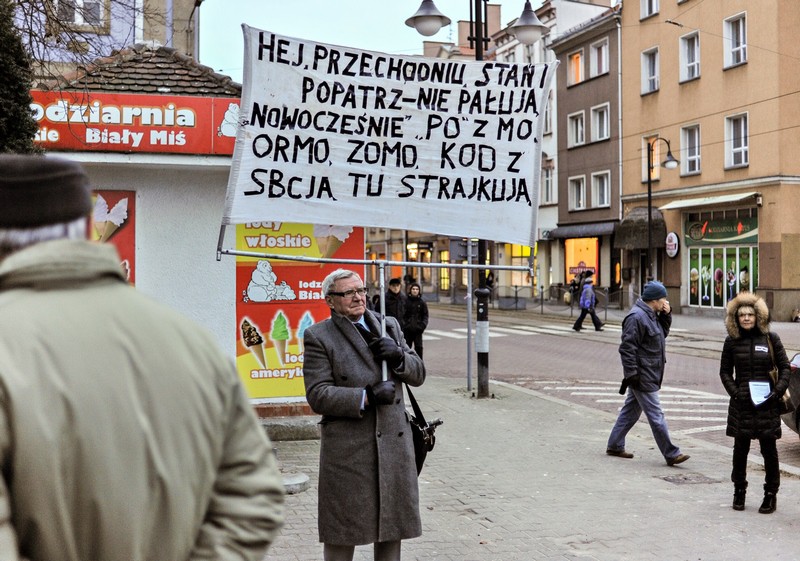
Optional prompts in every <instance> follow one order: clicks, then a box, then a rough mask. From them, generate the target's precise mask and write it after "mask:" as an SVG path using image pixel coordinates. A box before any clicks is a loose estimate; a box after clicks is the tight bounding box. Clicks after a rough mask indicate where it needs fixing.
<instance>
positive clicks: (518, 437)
mask: <svg viewBox="0 0 800 561" xmlns="http://www.w3.org/2000/svg"><path fill="white" fill-rule="evenodd" d="M458 386H459V382H458V381H455V380H452V379H445V378H433V377H431V378H429V379H428V380H427V381H426V383H425V385H424V386H422V388H420V389H419V391H415V394H416V396H417V398H418V400H419V401H420V403H421V405H422V407H423V411H424V412H425V414H426V417H430V418H433V417H442V418H443V419H444V421H445V424H444V425H442V426H441V427H440V428H439V429H438V431H437V435H438V437H439V438H438V440H437V444H436V448H435V449H434V451H433V452H431V453H430V455H429V456H428V458H429V459H428V463H427V464H426V466H425V469H424V470H423V472H422V475H421V477H420V494H421V510H422V520H423V535H422V537H420V538H417V539H414V540H408V541H406V542H404V544H403V559H404V561H410V560H419V561H422V560H425V561H531V560H570V559H572V560H579V559H580V560H587V559H588V560H603V561H606V560H608V561H612V560H613V561H619V560H631V561H646V560H653V561H656V560H658V561H663V560H686V561H689V560H692V561H697V560H702V561H716V560H721V559H725V560H733V561H737V560H741V561H750V560H752V559H756V558H757V557H765V558H770V559H772V560H783V559H785V560H789V559H791V560H794V559H796V558H797V555H798V554H797V552H796V551H793V550H794V548H793V547H791V544H794V543H796V542H797V540H796V535H797V533H798V530H800V522H798V519H800V504H799V503H798V497H799V496H800V479H797V478H795V477H791V476H786V475H785V476H784V478H783V484H782V487H781V492H780V494H779V495H778V510H777V512H776V513H775V514H772V515H763V514H758V511H757V509H758V506H759V504H760V502H761V484H762V481H763V470H762V469H761V468H760V466H758V465H755V464H751V465H750V468H749V471H750V481H751V485H750V493H749V495H748V503H747V508H746V510H745V511H744V512H736V511H734V510H732V509H731V507H730V503H731V499H732V494H733V489H732V484H731V483H730V482H729V473H730V459H731V458H730V456H731V454H730V449H729V448H727V447H723V446H717V445H714V444H709V443H706V442H703V441H700V440H696V439H692V438H687V437H680V438H679V440H677V442H676V444H678V445H679V446H680V447H681V449H682V451H683V452H684V453H688V454H690V455H691V456H692V457H691V459H690V460H689V461H688V462H686V463H684V464H681V465H680V466H677V467H668V466H667V465H666V463H665V462H664V459H663V458H662V457H661V456H660V454H659V452H658V450H657V449H656V448H655V444H654V442H653V438H652V435H651V434H650V432H649V428H648V426H647V425H646V424H645V423H637V425H636V426H635V427H634V429H633V430H632V431H631V433H630V435H629V438H628V443H627V448H628V450H630V451H632V452H634V453H635V455H636V457H635V458H634V459H632V460H625V459H620V458H613V457H610V456H607V455H606V454H605V444H606V439H607V437H608V432H609V430H610V428H611V425H612V423H613V420H614V419H613V416H612V415H609V414H607V413H604V412H601V411H597V410H594V409H589V408H586V407H582V406H580V405H575V404H571V403H567V402H564V401H562V400H559V399H556V398H553V397H550V396H546V395H544V394H540V393H538V392H535V391H532V390H527V389H523V388H518V387H514V386H509V385H506V384H502V383H493V384H492V385H491V391H492V392H493V393H494V396H495V398H494V399H482V400H477V399H474V398H471V397H469V396H468V395H467V393H466V391H465V390H463V389H461V388H460V387H458ZM276 445H277V448H278V459H279V461H280V464H281V466H282V469H283V470H284V471H286V472H297V471H299V472H304V473H306V474H307V475H309V476H310V478H311V487H310V489H308V490H307V491H305V492H303V493H299V494H297V495H290V496H288V497H287V503H286V505H287V512H286V520H287V522H286V526H285V528H284V530H283V532H282V535H281V536H280V537H279V538H278V540H277V541H276V543H275V544H274V546H273V548H272V549H271V551H270V553H269V554H268V555H267V557H266V559H269V560H276V561H277V560H279V561H310V560H315V559H321V558H322V548H321V545H320V544H319V543H318V542H317V531H316V518H317V516H316V509H317V497H316V494H317V493H316V475H317V461H318V454H319V442H318V441H314V440H312V441H291V442H278V443H276ZM787 546H790V547H787ZM371 559H372V551H371V548H370V547H366V546H365V547H358V548H356V556H355V560H356V561H367V560H371Z"/></svg>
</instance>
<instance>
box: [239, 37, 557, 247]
mask: <svg viewBox="0 0 800 561" xmlns="http://www.w3.org/2000/svg"><path fill="white" fill-rule="evenodd" d="M243 29H244V36H245V68H244V91H243V92H242V104H241V113H240V122H241V124H242V126H241V127H240V130H239V133H238V135H237V138H236V146H235V149H234V161H233V165H232V168H231V175H230V180H229V184H228V193H227V198H226V205H225V216H224V219H223V222H224V223H225V224H242V223H246V222H258V221H265V220H280V221H285V222H292V221H294V222H305V223H319V224H337V225H350V224H358V225H362V226H376V227H384V228H399V229H406V230H420V231H425V232H434V233H439V234H444V235H450V236H458V237H477V238H484V239H490V240H497V241H505V242H509V243H519V244H523V245H533V244H534V242H535V240H536V236H535V233H536V213H537V207H538V193H539V176H540V163H541V144H540V140H541V134H542V128H543V117H544V109H545V106H544V104H545V103H546V100H547V93H548V91H549V88H550V81H551V78H552V75H553V73H554V71H555V64H554V63H551V64H536V65H534V64H510V63H501V62H496V61H487V62H463V61H453V60H447V59H430V58H422V57H410V56H396V55H388V54H384V53H379V52H370V51H363V50H359V49H352V48H346V47H338V46H333V45H327V44H323V43H314V42H310V41H303V40H299V39H293V38H289V37H283V36H280V35H276V34H273V33H270V32H267V31H261V30H258V29H255V28H251V27H249V26H246V25H245V26H243Z"/></svg>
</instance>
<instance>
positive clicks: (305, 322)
mask: <svg viewBox="0 0 800 561" xmlns="http://www.w3.org/2000/svg"><path fill="white" fill-rule="evenodd" d="M312 325H314V318H313V317H312V316H311V313H310V312H306V313H304V314H303V317H302V318H300V325H298V326H297V352H298V354H300V353H302V352H303V336H304V335H305V334H306V329H308V328H309V327H311V326H312Z"/></svg>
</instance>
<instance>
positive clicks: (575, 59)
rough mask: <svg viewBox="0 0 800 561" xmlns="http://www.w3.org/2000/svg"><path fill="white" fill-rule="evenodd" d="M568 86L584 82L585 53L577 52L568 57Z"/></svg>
mask: <svg viewBox="0 0 800 561" xmlns="http://www.w3.org/2000/svg"><path fill="white" fill-rule="evenodd" d="M568 63H569V65H568V68H567V85H569V86H572V85H575V84H580V83H581V82H583V51H582V50H581V51H576V52H574V53H572V54H570V55H569V57H568Z"/></svg>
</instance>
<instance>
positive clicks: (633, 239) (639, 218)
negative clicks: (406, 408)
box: [614, 207, 667, 250]
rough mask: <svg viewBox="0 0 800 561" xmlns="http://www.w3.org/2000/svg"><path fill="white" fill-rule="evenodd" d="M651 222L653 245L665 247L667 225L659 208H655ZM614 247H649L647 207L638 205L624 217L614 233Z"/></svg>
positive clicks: (630, 248)
mask: <svg viewBox="0 0 800 561" xmlns="http://www.w3.org/2000/svg"><path fill="white" fill-rule="evenodd" d="M650 222H651V225H652V227H653V233H652V241H653V247H655V248H659V247H664V246H665V245H666V240H667V225H666V224H665V223H664V215H663V214H661V211H660V210H658V209H657V208H654V209H653V214H652V217H651V220H650ZM614 248H615V249H627V250H632V249H647V207H636V208H634V209H632V210H631V211H630V212H629V213H628V214H627V216H625V218H623V219H622V222H620V223H619V226H617V231H616V233H615V234H614Z"/></svg>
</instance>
